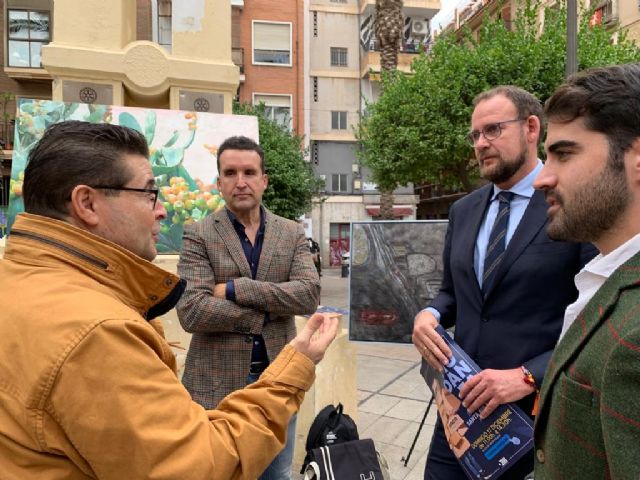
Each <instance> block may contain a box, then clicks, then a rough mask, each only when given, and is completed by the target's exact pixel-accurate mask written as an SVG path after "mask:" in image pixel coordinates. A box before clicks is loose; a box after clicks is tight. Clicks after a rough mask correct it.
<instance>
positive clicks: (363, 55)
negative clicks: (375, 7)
mask: <svg viewBox="0 0 640 480" xmlns="http://www.w3.org/2000/svg"><path fill="white" fill-rule="evenodd" d="M428 50H429V43H428V42H427V41H425V42H421V43H403V44H402V45H400V52H399V53H398V70H400V71H402V72H405V73H409V72H411V62H413V60H414V59H415V58H416V55H418V54H419V53H420V52H421V51H428ZM360 65H361V71H360V77H361V78H364V77H366V76H367V75H368V74H369V72H373V73H374V74H378V73H380V47H379V45H378V42H377V41H375V40H372V41H371V42H370V43H369V45H368V48H365V49H361V50H360ZM376 76H377V75H376ZM372 80H373V78H372Z"/></svg>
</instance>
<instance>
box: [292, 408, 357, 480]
mask: <svg viewBox="0 0 640 480" xmlns="http://www.w3.org/2000/svg"><path fill="white" fill-rule="evenodd" d="M342 409H343V407H342V404H341V403H338V406H337V407H334V406H333V405H327V406H326V407H324V408H323V409H322V410H321V411H320V413H318V415H317V416H316V418H315V419H314V420H313V423H312V424H311V428H309V434H308V435H307V443H306V445H305V449H306V451H307V455H306V457H305V459H304V463H303V465H302V470H300V473H301V474H302V473H304V472H305V470H306V468H307V465H308V464H309V461H310V460H311V451H312V450H313V449H315V448H320V447H326V446H329V445H334V444H336V443H344V442H349V441H351V440H359V439H360V437H359V436H358V427H357V426H356V422H354V421H353V419H352V418H351V417H350V416H349V415H347V414H346V413H342Z"/></svg>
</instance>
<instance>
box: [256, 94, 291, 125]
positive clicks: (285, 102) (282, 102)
mask: <svg viewBox="0 0 640 480" xmlns="http://www.w3.org/2000/svg"><path fill="white" fill-rule="evenodd" d="M260 103H264V106H265V113H266V115H267V117H268V118H270V119H271V120H275V121H276V122H277V123H279V124H280V125H282V126H283V127H286V128H288V129H289V130H291V95H258V94H254V95H253V104H254V105H258V104H260Z"/></svg>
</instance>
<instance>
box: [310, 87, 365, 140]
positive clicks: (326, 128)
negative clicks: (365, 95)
mask: <svg viewBox="0 0 640 480" xmlns="http://www.w3.org/2000/svg"><path fill="white" fill-rule="evenodd" d="M359 83H360V81H359V80H358V79H345V78H327V77H318V101H317V102H314V101H313V98H312V99H311V118H310V122H311V134H312V136H314V135H317V134H325V133H334V134H338V135H339V134H347V133H348V134H349V138H353V132H352V128H351V127H352V126H354V125H357V124H358V121H359V113H358V109H359V106H360V88H359ZM332 110H340V111H346V112H347V123H348V125H349V126H348V128H347V130H331V111H332Z"/></svg>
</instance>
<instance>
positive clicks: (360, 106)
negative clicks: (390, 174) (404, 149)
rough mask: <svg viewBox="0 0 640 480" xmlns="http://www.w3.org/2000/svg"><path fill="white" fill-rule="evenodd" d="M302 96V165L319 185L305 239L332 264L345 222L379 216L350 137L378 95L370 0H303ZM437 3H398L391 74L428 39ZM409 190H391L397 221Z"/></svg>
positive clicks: (409, 214)
mask: <svg viewBox="0 0 640 480" xmlns="http://www.w3.org/2000/svg"><path fill="white" fill-rule="evenodd" d="M308 2H309V5H308V24H309V28H308V31H307V38H308V42H307V48H308V55H307V56H308V59H309V61H308V78H309V88H308V92H307V98H308V105H309V107H308V111H309V141H310V145H309V148H310V160H311V162H312V165H313V168H314V170H315V172H316V173H317V175H318V176H319V177H320V178H322V179H323V180H324V183H325V185H324V192H323V193H322V195H321V196H320V197H319V198H318V199H317V201H316V202H315V203H314V207H313V211H312V215H311V216H312V224H313V235H314V237H316V239H318V240H319V242H320V245H321V253H322V258H323V261H324V263H325V264H326V265H329V266H335V265H339V264H340V260H341V256H342V254H343V253H345V252H348V251H349V247H350V222H352V221H365V220H372V219H376V218H379V213H380V195H379V192H378V190H377V186H376V185H375V183H373V182H372V181H371V178H370V173H369V172H368V171H367V170H366V168H362V167H361V166H360V165H359V163H358V159H357V149H358V143H357V141H356V136H355V131H356V128H357V125H358V122H359V121H360V117H361V115H362V112H363V111H364V109H365V108H366V102H371V101H375V99H376V98H377V97H378V96H379V94H380V81H379V80H380V52H379V48H378V45H377V44H376V41H375V35H374V27H373V21H374V16H375V0H308ZM439 8H440V4H439V2H438V1H433V0H406V1H405V2H404V8H403V14H404V17H405V28H404V35H403V40H402V42H401V45H400V48H401V53H400V55H399V59H398V68H400V69H402V70H404V71H407V72H408V71H409V66H410V64H411V61H412V60H413V58H415V55H417V54H418V53H419V51H420V50H421V49H422V48H424V47H421V45H425V44H427V42H428V39H429V19H430V18H432V17H433V15H435V13H436V12H437V11H438V9H439ZM415 206H416V199H415V196H414V194H413V188H412V187H411V186H408V187H405V188H399V189H397V190H396V191H395V192H394V214H395V216H396V218H397V219H410V218H415Z"/></svg>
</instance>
